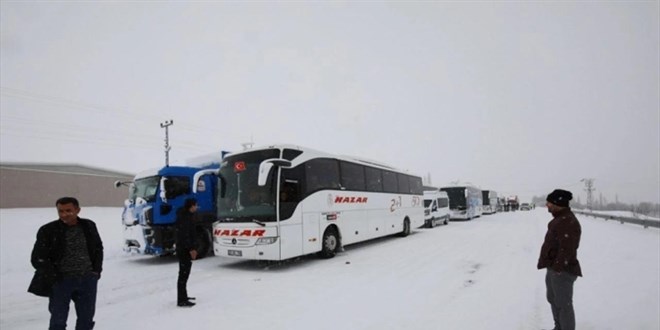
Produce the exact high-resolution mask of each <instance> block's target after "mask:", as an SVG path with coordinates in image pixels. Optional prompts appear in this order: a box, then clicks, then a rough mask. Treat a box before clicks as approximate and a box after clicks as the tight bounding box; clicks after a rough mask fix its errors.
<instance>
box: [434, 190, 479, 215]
mask: <svg viewBox="0 0 660 330" xmlns="http://www.w3.org/2000/svg"><path fill="white" fill-rule="evenodd" d="M440 190H442V191H446V192H447V195H449V209H450V210H451V219H452V220H454V219H463V220H470V219H472V218H476V217H479V216H481V214H482V212H483V211H482V207H483V194H482V193H481V190H480V189H479V188H475V187H472V186H463V187H443V188H440Z"/></svg>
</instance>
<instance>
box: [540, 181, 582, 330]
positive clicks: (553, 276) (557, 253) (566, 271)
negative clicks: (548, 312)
mask: <svg viewBox="0 0 660 330" xmlns="http://www.w3.org/2000/svg"><path fill="white" fill-rule="evenodd" d="M572 198H573V194H571V192H570V191H566V190H561V189H556V190H554V191H553V192H552V193H550V194H549V195H548V198H547V203H546V206H547V207H548V212H550V213H552V216H553V219H552V221H550V223H548V231H547V233H546V234H545V240H544V241H543V246H542V247H541V253H540V256H539V261H538V264H537V268H538V269H543V268H547V271H546V275H545V285H546V295H547V299H548V302H549V303H550V307H551V309H552V317H553V319H554V321H555V329H556V330H574V329H575V312H574V309H573V284H574V283H575V280H576V279H577V277H578V276H582V269H581V267H580V262H579V261H578V259H577V250H578V247H580V236H581V235H582V228H581V226H580V222H579V221H578V220H577V218H576V217H575V215H574V214H573V212H572V211H571V208H570V207H568V202H569V201H570V200H571V199H572Z"/></svg>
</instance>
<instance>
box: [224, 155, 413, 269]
mask: <svg viewBox="0 0 660 330" xmlns="http://www.w3.org/2000/svg"><path fill="white" fill-rule="evenodd" d="M218 180H219V181H220V182H219V184H218V187H219V188H218V196H217V198H218V203H217V206H218V221H217V222H215V223H214V226H213V249H214V253H215V255H216V256H221V257H230V258H242V259H253V260H285V259H289V258H293V257H296V256H301V255H306V254H310V253H317V252H318V253H319V255H320V256H321V257H325V258H331V257H333V256H334V255H335V253H336V252H337V251H338V250H339V249H340V248H341V247H342V246H346V245H349V244H352V243H357V242H361V241H365V240H369V239H374V238H377V237H383V236H387V235H392V234H400V235H401V236H407V235H408V234H409V233H410V231H411V229H412V228H418V227H420V226H422V225H423V224H424V206H423V203H422V179H421V178H420V177H418V176H413V175H409V174H406V173H404V172H401V171H398V170H395V169H393V168H390V167H388V166H384V165H381V164H376V163H374V162H370V161H364V160H359V159H355V158H351V157H345V156H337V155H331V154H327V153H323V152H319V151H316V150H312V149H308V148H304V147H299V146H293V145H276V146H270V147H266V148H259V149H249V150H246V151H243V152H239V153H233V154H230V155H228V156H226V157H225V158H224V160H223V162H222V164H221V166H220V170H219V171H218Z"/></svg>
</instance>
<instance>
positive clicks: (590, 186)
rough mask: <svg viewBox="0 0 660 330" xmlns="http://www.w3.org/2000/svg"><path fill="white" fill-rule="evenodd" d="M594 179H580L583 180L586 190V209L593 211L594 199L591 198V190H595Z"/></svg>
mask: <svg viewBox="0 0 660 330" xmlns="http://www.w3.org/2000/svg"><path fill="white" fill-rule="evenodd" d="M594 181H596V179H582V180H580V182H584V191H586V192H587V209H589V210H592V211H593V205H594V199H593V195H592V194H593V192H594V191H595V190H596V188H594Z"/></svg>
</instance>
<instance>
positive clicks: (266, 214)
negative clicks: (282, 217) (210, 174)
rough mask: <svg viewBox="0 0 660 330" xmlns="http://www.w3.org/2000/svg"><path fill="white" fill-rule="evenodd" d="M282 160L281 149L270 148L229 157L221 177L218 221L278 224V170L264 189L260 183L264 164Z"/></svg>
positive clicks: (274, 169) (274, 170)
mask: <svg viewBox="0 0 660 330" xmlns="http://www.w3.org/2000/svg"><path fill="white" fill-rule="evenodd" d="M279 157H280V151H279V150H277V149H270V150H260V151H254V152H248V153H244V154H240V155H236V156H228V157H227V158H225V160H224V161H223V162H222V165H221V166H220V175H219V178H218V180H220V182H218V183H219V187H220V189H219V192H220V193H219V194H218V218H219V219H220V220H221V221H236V222H250V221H255V220H256V221H261V222H268V221H276V216H275V196H276V192H277V190H276V189H275V185H276V180H275V178H276V173H277V168H276V167H273V168H272V169H271V173H270V174H269V176H268V180H267V181H266V184H265V185H264V186H259V185H258V184H257V178H258V176H259V165H260V164H261V162H263V161H264V160H266V159H271V158H279Z"/></svg>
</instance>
